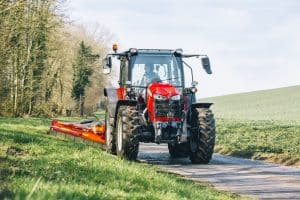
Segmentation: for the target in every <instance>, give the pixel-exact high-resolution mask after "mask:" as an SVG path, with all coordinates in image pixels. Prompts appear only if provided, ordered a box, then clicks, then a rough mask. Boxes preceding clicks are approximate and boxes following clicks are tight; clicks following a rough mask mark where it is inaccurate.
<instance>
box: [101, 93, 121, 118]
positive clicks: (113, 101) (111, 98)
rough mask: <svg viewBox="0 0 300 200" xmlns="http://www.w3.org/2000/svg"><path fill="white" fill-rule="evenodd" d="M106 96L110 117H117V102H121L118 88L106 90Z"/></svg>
mask: <svg viewBox="0 0 300 200" xmlns="http://www.w3.org/2000/svg"><path fill="white" fill-rule="evenodd" d="M104 96H105V97H106V102H105V104H106V109H107V111H108V114H109V117H110V118H112V117H114V116H115V112H116V107H117V102H118V101H119V99H118V95H117V89H116V88H104Z"/></svg>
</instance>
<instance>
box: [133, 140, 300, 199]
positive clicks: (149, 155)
mask: <svg viewBox="0 0 300 200" xmlns="http://www.w3.org/2000/svg"><path fill="white" fill-rule="evenodd" d="M138 159H139V160H141V161H146V162H148V163H151V164H156V165H159V166H160V167H162V168H163V169H166V170H168V171H170V172H172V173H176V174H179V175H182V176H185V177H186V178H188V179H191V180H194V181H201V182H209V183H211V184H213V185H214V186H215V188H217V189H220V190H225V191H230V192H234V193H237V194H241V195H247V196H252V197H255V198H259V199H300V169H298V168H293V167H286V166H280V165H277V164H271V163H265V162H261V161H253V160H248V159H241V158H234V157H230V156H223V155H220V154H214V156H213V159H212V160H211V162H210V163H209V164H208V165H193V164H191V162H190V160H189V159H188V158H184V159H171V158H170V157H169V153H168V147H167V145H156V144H144V143H141V145H140V151H139V155H138Z"/></svg>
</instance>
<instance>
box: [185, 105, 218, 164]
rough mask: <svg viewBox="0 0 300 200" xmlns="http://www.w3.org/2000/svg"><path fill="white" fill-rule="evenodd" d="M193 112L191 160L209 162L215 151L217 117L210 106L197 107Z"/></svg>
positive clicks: (198, 162) (199, 162)
mask: <svg viewBox="0 0 300 200" xmlns="http://www.w3.org/2000/svg"><path fill="white" fill-rule="evenodd" d="M192 112H193V113H192V122H191V125H192V132H191V133H192V135H191V141H190V144H191V154H190V160H191V161H192V163H194V164H207V163H209V161H210V160H211V158H212V155H213V152H214V145H215V119H214V116H213V113H212V111H211V110H210V109H208V108H195V109H193V111H192Z"/></svg>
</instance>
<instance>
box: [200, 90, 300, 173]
mask: <svg viewBox="0 0 300 200" xmlns="http://www.w3.org/2000/svg"><path fill="white" fill-rule="evenodd" d="M202 101H209V102H213V103H214V106H213V107H212V109H213V112H214V114H215V117H216V119H217V120H216V121H217V123H216V124H217V145H216V149H215V151H216V152H220V153H223V154H227V155H234V156H240V157H246V158H254V159H261V160H267V161H272V162H275V163H279V164H285V165H294V166H298V167H300V86H293V87H286V88H279V89H272V90H264V91H256V92H249V93H240V94H232V95H226V96H219V97H213V98H207V99H203V100H202Z"/></svg>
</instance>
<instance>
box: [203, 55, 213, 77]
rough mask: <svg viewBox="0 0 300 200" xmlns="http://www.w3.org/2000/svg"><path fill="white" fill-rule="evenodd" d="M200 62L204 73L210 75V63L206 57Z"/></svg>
mask: <svg viewBox="0 0 300 200" xmlns="http://www.w3.org/2000/svg"><path fill="white" fill-rule="evenodd" d="M201 61H202V67H203V69H204V70H205V71H206V73H207V74H212V71H211V68H210V62H209V58H208V57H203V58H201Z"/></svg>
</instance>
